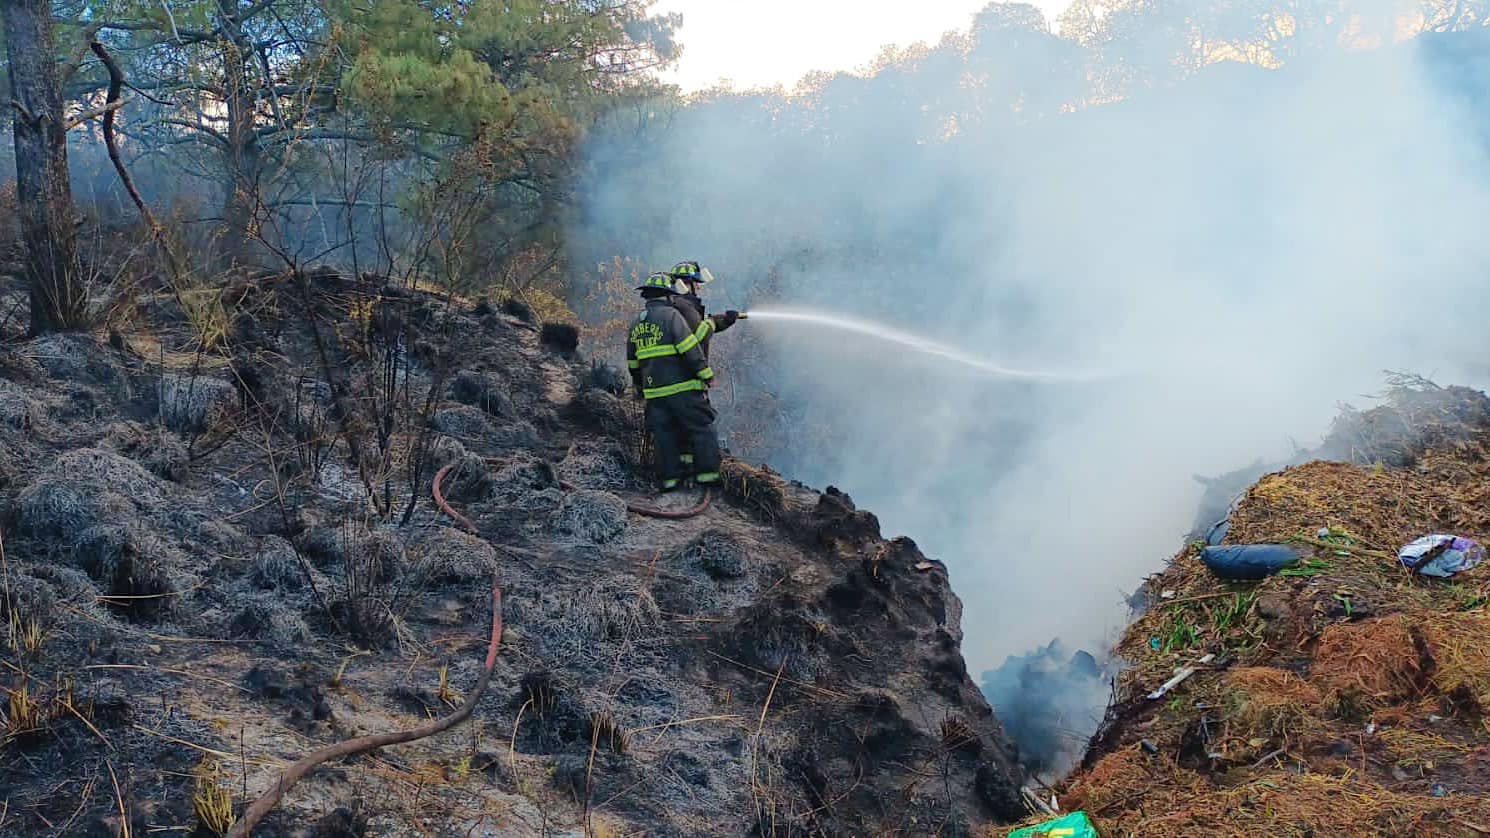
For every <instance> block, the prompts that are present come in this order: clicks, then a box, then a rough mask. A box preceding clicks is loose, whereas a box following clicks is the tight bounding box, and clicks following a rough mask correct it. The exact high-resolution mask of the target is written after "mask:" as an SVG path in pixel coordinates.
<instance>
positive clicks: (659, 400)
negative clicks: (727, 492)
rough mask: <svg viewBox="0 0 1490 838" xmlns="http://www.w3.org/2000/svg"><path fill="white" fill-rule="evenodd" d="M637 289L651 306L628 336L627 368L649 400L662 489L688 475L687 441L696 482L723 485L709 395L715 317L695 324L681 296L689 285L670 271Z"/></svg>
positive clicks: (639, 391)
mask: <svg viewBox="0 0 1490 838" xmlns="http://www.w3.org/2000/svg"><path fill="white" fill-rule="evenodd" d="M637 290H638V291H640V292H641V295H642V299H644V300H646V305H647V307H646V311H644V312H642V315H641V317H640V318H638V319H637V321H636V323H635V324H634V325H633V326H632V327H631V331H630V333H629V334H628V337H627V341H626V366H627V367H628V368H629V369H630V372H631V383H632V385H633V386H634V387H635V389H636V393H637V395H638V396H639V397H641V398H643V399H645V400H646V403H647V408H646V412H647V428H648V430H650V431H651V432H652V444H653V446H654V449H655V451H656V453H657V465H658V469H659V471H660V472H661V479H662V485H661V488H662V491H664V492H667V491H671V490H673V489H676V488H678V486H680V485H681V484H682V482H683V478H684V477H685V476H686V474H685V472H686V471H687V470H686V469H685V467H684V464H683V460H682V454H683V450H684V446H685V443H686V445H687V448H688V449H689V450H691V451H692V452H693V455H694V460H695V462H694V468H695V469H696V472H695V473H694V480H695V481H696V482H697V483H699V484H700V485H704V486H707V485H710V484H714V483H718V482H719V456H720V455H719V438H718V436H717V435H716V434H715V431H714V420H715V418H717V417H716V414H715V413H714V408H713V407H712V406H711V405H710V404H709V396H708V392H709V387H710V386H712V384H713V381H714V371H713V370H712V369H709V362H708V359H707V358H705V357H704V350H703V346H702V343H703V342H704V340H705V339H707V338H708V337H709V335H710V333H711V332H712V331H713V330H714V321H713V320H712V319H707V318H703V317H702V316H700V319H699V322H698V325H697V326H694V327H692V328H690V326H689V322H690V321H689V320H688V319H687V318H685V316H684V314H683V311H682V309H681V308H680V305H679V303H678V302H677V301H676V299H675V298H676V297H678V296H680V295H681V294H684V293H686V292H687V290H688V289H687V286H686V284H685V283H684V282H683V281H682V280H679V279H675V278H673V277H672V276H669V275H668V274H665V273H654V274H652V275H651V276H649V277H647V280H646V282H644V283H642V284H641V285H639V286H637ZM685 305H690V306H691V304H686V303H685Z"/></svg>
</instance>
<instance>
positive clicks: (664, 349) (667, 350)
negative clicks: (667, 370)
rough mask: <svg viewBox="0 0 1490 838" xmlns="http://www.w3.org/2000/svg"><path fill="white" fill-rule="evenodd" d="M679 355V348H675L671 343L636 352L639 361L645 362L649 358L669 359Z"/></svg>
mask: <svg viewBox="0 0 1490 838" xmlns="http://www.w3.org/2000/svg"><path fill="white" fill-rule="evenodd" d="M677 354H678V347H676V346H674V345H672V344H670V343H665V344H663V345H661V346H649V347H647V348H646V349H638V350H636V359H637V360H638V361H645V360H647V359H649V358H664V357H667V356H668V355H677Z"/></svg>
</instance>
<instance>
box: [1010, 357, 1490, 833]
mask: <svg viewBox="0 0 1490 838" xmlns="http://www.w3.org/2000/svg"><path fill="white" fill-rule="evenodd" d="M1393 386H1394V390H1393V392H1392V394H1391V395H1390V397H1389V400H1388V404H1387V405H1385V406H1383V407H1381V408H1377V409H1375V410H1372V411H1365V412H1360V411H1352V410H1347V411H1346V412H1345V413H1344V414H1342V416H1341V418H1340V419H1339V420H1338V421H1337V422H1336V424H1335V427H1334V428H1333V431H1332V435H1331V438H1330V441H1329V443H1327V446H1326V448H1327V450H1331V451H1333V452H1339V453H1335V454H1334V455H1335V456H1341V457H1343V458H1348V459H1353V460H1354V461H1355V462H1326V461H1315V462H1310V463H1306V464H1304V465H1299V466H1295V467H1293V468H1289V469H1286V470H1284V471H1281V472H1278V473H1275V474H1272V475H1268V476H1266V477H1264V478H1263V479H1261V480H1259V481H1258V482H1257V483H1256V484H1255V485H1254V486H1253V487H1252V488H1251V489H1250V490H1248V492H1247V493H1246V495H1245V497H1244V498H1243V500H1242V501H1241V503H1240V504H1239V506H1238V508H1237V509H1236V510H1235V512H1234V513H1233V514H1232V516H1231V529H1230V532H1229V533H1228V538H1227V542H1228V543H1232V544H1256V543H1291V544H1293V545H1295V546H1296V547H1298V548H1300V551H1301V553H1302V556H1303V558H1302V560H1301V562H1300V564H1299V565H1297V566H1295V567H1293V568H1290V569H1288V570H1286V571H1284V572H1283V573H1281V574H1279V575H1276V576H1273V577H1270V578H1268V579H1265V580H1263V581H1261V582H1250V583H1236V582H1225V581H1222V580H1220V579H1218V578H1216V577H1215V576H1214V575H1213V574H1212V573H1211V572H1210V571H1209V570H1208V569H1207V568H1206V567H1205V566H1204V565H1203V564H1202V563H1201V561H1200V545H1192V546H1190V547H1187V548H1186V549H1185V550H1183V551H1182V552H1181V553H1180V554H1179V555H1178V556H1176V557H1175V559H1174V560H1173V562H1172V563H1171V564H1170V565H1169V567H1168V568H1167V569H1166V570H1165V571H1163V572H1162V573H1160V574H1157V575H1156V576H1154V577H1152V578H1151V579H1150V580H1149V581H1148V583H1147V584H1146V586H1145V594H1146V600H1147V602H1146V610H1145V611H1144V613H1143V614H1142V615H1141V616H1139V617H1138V618H1137V619H1136V620H1135V621H1134V622H1133V624H1132V625H1131V626H1130V627H1129V629H1128V631H1127V632H1126V633H1125V634H1124V636H1123V638H1122V640H1121V642H1120V643H1119V646H1118V651H1119V653H1120V654H1121V655H1122V656H1123V657H1124V658H1125V659H1126V660H1127V661H1128V662H1129V663H1130V664H1131V666H1130V668H1129V669H1127V670H1125V671H1124V672H1123V673H1122V674H1121V675H1120V676H1119V678H1118V684H1117V701H1115V702H1114V705H1113V707H1112V708H1111V710H1110V711H1109V716H1108V719H1107V721H1106V723H1105V724H1104V726H1103V730H1101V731H1100V732H1099V733H1098V736H1097V737H1096V738H1095V739H1094V740H1093V747H1092V750H1091V752H1090V753H1089V755H1088V758H1087V762H1086V763H1085V764H1084V766H1083V768H1082V770H1081V771H1079V772H1078V773H1077V774H1076V775H1074V776H1073V777H1071V778H1069V780H1068V781H1067V783H1066V784H1065V787H1064V789H1063V794H1062V797H1061V803H1062V805H1063V808H1066V809H1074V808H1078V807H1084V808H1085V809H1086V810H1087V811H1088V813H1089V814H1090V815H1091V816H1092V817H1093V818H1094V820H1095V821H1096V822H1097V826H1098V828H1099V830H1100V832H1101V834H1102V835H1103V836H1106V837H1107V838H1111V836H1124V835H1132V836H1151V835H1182V834H1192V833H1193V834H1207V835H1259V834H1266V835H1299V836H1304V835H1311V836H1312V835H1352V836H1354V835H1363V836H1364V835H1392V836H1397V835H1403V836H1405V835H1429V834H1432V835H1490V609H1487V602H1490V567H1482V568H1479V569H1477V570H1475V571H1472V572H1469V573H1466V574H1462V575H1461V576H1459V577H1457V578H1456V579H1453V580H1447V581H1446V580H1433V579H1425V578H1421V577H1416V576H1414V575H1412V574H1410V573H1408V572H1407V571H1405V570H1404V569H1403V568H1402V567H1401V565H1400V563H1399V562H1398V561H1397V559H1396V551H1397V549H1398V548H1399V547H1401V546H1402V545H1403V544H1406V543H1407V542H1409V541H1411V540H1413V539H1415V538H1418V537H1420V536H1422V535H1425V534H1428V533H1433V532H1450V533H1455V534H1458V535H1463V536H1468V537H1471V538H1475V539H1478V540H1480V541H1481V542H1482V543H1490V502H1487V501H1490V399H1486V398H1485V396H1484V395H1482V394H1479V393H1476V392H1474V391H1469V390H1465V389H1463V388H1439V387H1436V386H1433V385H1430V384H1427V383H1424V382H1421V381H1416V380H1409V379H1396V380H1394V382H1393ZM1321 528H1328V530H1329V532H1328V534H1326V535H1324V536H1321V533H1320V530H1321ZM1206 654H1213V655H1214V656H1215V658H1214V660H1213V661H1212V662H1211V663H1210V664H1208V665H1202V666H1198V671H1197V673H1196V674H1195V675H1194V676H1192V677H1191V678H1189V679H1188V680H1187V681H1185V682H1183V683H1182V684H1180V685H1179V686H1178V687H1176V688H1174V689H1173V690H1172V691H1171V692H1169V693H1168V694H1167V695H1165V696H1164V697H1162V698H1161V699H1159V700H1149V699H1148V698H1147V697H1146V695H1147V693H1148V692H1149V691H1151V690H1153V689H1155V688H1156V687H1158V686H1159V685H1160V684H1162V683H1164V682H1165V681H1166V680H1168V679H1169V678H1170V677H1171V676H1172V675H1173V674H1174V673H1175V671H1176V670H1177V669H1178V668H1179V667H1182V666H1186V665H1191V664H1195V663H1197V662H1198V660H1199V659H1200V658H1201V657H1202V656H1204V655H1206ZM1031 822H1032V823H1033V822H1037V820H1035V819H1032V821H1031Z"/></svg>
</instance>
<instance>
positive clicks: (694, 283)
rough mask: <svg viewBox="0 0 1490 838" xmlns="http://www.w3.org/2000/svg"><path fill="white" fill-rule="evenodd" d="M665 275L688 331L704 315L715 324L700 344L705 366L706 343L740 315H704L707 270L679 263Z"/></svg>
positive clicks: (687, 465) (689, 459)
mask: <svg viewBox="0 0 1490 838" xmlns="http://www.w3.org/2000/svg"><path fill="white" fill-rule="evenodd" d="M668 276H670V277H672V278H673V279H674V284H673V288H674V291H675V292H676V293H675V294H674V296H673V305H674V306H676V307H677V309H678V311H679V312H680V313H682V315H683V319H684V320H687V321H688V329H689V331H697V330H698V327H699V326H700V325H701V324H702V322H703V320H704V318H705V317H706V316H707V317H708V318H709V319H710V320H712V321H713V322H714V328H713V330H712V331H711V332H710V334H709V336H708V337H705V338H704V339H703V342H701V343H700V344H699V346H700V347H701V348H702V349H703V350H704V361H705V362H706V363H707V362H708V361H709V342H710V339H711V338H712V337H713V334H712V333H713V332H722V331H724V330H725V329H728V328H729V327H731V326H733V325H735V322H736V321H737V320H739V318H740V313H739V312H737V311H726V312H725V313H724V314H715V315H708V314H707V312H706V310H705V308H704V301H703V300H702V299H701V298H700V297H699V290H700V289H701V288H703V286H704V284H705V283H708V282H710V281H712V280H713V278H714V275H713V274H712V273H710V272H709V269H708V268H705V267H704V266H702V265H700V264H699V263H697V262H679V263H678V264H676V265H674V266H673V269H672V270H671V271H668ZM682 439H683V453H682V455H681V457H682V460H683V471H684V473H685V476H692V475H693V473H694V471H695V468H696V463H694V457H693V447H692V446H691V445H689V440H688V436H687V435H686V434H684V435H683V436H682Z"/></svg>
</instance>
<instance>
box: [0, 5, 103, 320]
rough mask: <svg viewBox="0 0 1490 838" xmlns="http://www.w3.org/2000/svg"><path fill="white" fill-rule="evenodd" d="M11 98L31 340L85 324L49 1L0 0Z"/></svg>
mask: <svg viewBox="0 0 1490 838" xmlns="http://www.w3.org/2000/svg"><path fill="white" fill-rule="evenodd" d="M0 16H3V19H4V23H5V43H6V45H7V47H8V50H9V58H10V64H9V70H10V88H11V91H12V94H13V95H14V96H15V101H14V103H12V105H11V106H12V107H14V108H15V112H16V113H15V150H16V196H17V198H19V201H20V212H21V236H22V239H23V241H24V242H25V245H26V279H27V282H28V283H29V285H30V289H31V334H33V335H38V334H43V333H45V332H57V331H66V330H69V329H78V328H82V327H83V326H85V325H86V321H87V309H88V300H87V296H86V293H85V291H84V288H83V283H82V277H81V270H80V267H79V262H78V242H77V219H76V217H75V215H74V213H73V207H72V187H71V185H70V184H69V183H68V177H67V130H66V125H64V124H63V121H62V91H61V88H60V87H59V85H58V80H57V65H56V56H55V52H56V50H55V45H54V43H53V40H52V7H51V4H50V3H49V2H48V0H0Z"/></svg>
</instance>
